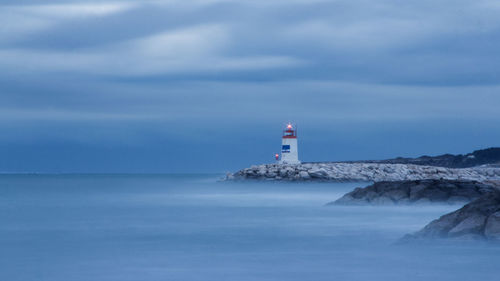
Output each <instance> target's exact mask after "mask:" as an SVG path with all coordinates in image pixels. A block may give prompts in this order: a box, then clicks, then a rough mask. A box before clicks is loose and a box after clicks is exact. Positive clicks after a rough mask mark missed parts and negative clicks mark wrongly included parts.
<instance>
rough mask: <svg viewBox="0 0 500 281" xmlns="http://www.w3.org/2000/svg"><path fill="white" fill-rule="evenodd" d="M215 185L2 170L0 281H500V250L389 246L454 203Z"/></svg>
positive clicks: (337, 190) (194, 178) (309, 186)
mask: <svg viewBox="0 0 500 281" xmlns="http://www.w3.org/2000/svg"><path fill="white" fill-rule="evenodd" d="M218 178H220V175H0V280H6V281H15V280H19V281H21V280H22V281H30V280H58V281H72V280H85V281H87V280H92V281H96V280H116V281H118V280H119V281H126V280H138V281H147V280H173V281H176V280H204V281H206V280H217V281H220V280H235V281H246V280H304V281H308V280H371V281H372V280H406V281H408V280H453V281H457V280H469V281H470V280H500V245H499V244H493V243H487V242H477V241H476V242H463V241H461V242H457V241H454V242H450V241H440V242H437V243H436V242H428V243H422V244H417V245H415V244H397V243H395V242H396V241H398V239H399V238H401V237H402V236H404V235H405V234H407V233H411V232H414V231H417V230H419V229H420V228H422V227H423V226H424V225H426V224H427V223H428V222H430V221H431V220H433V219H436V218H438V217H439V216H441V215H443V214H445V213H447V212H450V211H452V210H455V209H457V208H459V207H460V206H448V205H439V206H410V207H401V206H391V207H369V206H355V207H351V206H345V207H344V206H324V205H325V204H326V203H328V202H330V201H333V200H335V199H337V198H339V197H340V196H342V195H343V194H344V193H346V192H348V191H350V190H352V189H353V188H355V187H358V186H365V185H367V184H368V183H275V182H217V180H218Z"/></svg>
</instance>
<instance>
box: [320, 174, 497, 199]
mask: <svg viewBox="0 0 500 281" xmlns="http://www.w3.org/2000/svg"><path fill="white" fill-rule="evenodd" d="M492 190H494V188H493V187H492V186H490V185H486V184H483V183H479V182H475V181H460V180H458V181H457V180H416V181H395V182H377V183H375V184H372V185H369V186H367V187H365V188H360V187H358V188H356V189H354V190H353V191H351V192H349V193H347V194H346V195H344V196H343V197H341V198H340V199H338V200H336V201H335V202H331V203H329V204H328V205H365V204H371V205H395V204H398V205H399V204H401V205H402V204H415V203H416V204H418V203H449V204H456V203H467V202H470V201H472V200H474V199H476V198H479V197H480V196H482V195H484V194H486V193H488V192H491V191H492Z"/></svg>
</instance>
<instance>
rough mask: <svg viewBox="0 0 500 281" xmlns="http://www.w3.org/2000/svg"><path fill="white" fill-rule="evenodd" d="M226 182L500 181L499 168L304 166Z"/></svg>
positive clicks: (243, 173) (276, 167)
mask: <svg viewBox="0 0 500 281" xmlns="http://www.w3.org/2000/svg"><path fill="white" fill-rule="evenodd" d="M226 179H229V180H243V179H258V180H288V181H312V180H315V181H318V180H319V181H374V182H379V181H407V180H423V179H450V180H474V181H481V182H482V181H487V180H493V181H494V180H500V168H495V167H474V168H463V169H452V168H443V167H433V166H422V165H412V164H381V163H304V164H294V165H290V164H265V165H258V166H252V167H250V168H246V169H243V170H240V171H238V172H236V173H234V174H228V175H227V177H226Z"/></svg>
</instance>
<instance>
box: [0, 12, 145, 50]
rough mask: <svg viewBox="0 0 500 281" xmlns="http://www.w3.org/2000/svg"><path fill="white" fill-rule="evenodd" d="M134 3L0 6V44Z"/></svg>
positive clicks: (104, 14)
mask: <svg viewBox="0 0 500 281" xmlns="http://www.w3.org/2000/svg"><path fill="white" fill-rule="evenodd" d="M135 6H136V5H134V4H133V3H127V2H122V3H119V2H104V3H69V4H34V5H4V6H0V7H1V9H0V43H2V42H9V41H11V40H16V39H19V38H22V37H23V36H29V35H30V34H33V33H35V32H39V31H43V30H47V29H49V28H51V27H54V26H57V25H59V24H62V23H63V22H65V21H70V20H76V19H85V18H92V17H99V16H106V15H111V14H115V13H119V12H123V11H126V10H129V9H131V8H133V7H135Z"/></svg>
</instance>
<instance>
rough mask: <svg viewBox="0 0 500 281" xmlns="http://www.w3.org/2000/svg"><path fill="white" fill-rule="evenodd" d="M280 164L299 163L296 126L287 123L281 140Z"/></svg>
mask: <svg viewBox="0 0 500 281" xmlns="http://www.w3.org/2000/svg"><path fill="white" fill-rule="evenodd" d="M280 163H281V164H299V163H300V161H299V151H298V148H297V128H296V126H294V125H292V124H290V123H288V124H287V125H286V127H285V130H283V137H282V140H281V161H280Z"/></svg>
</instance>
